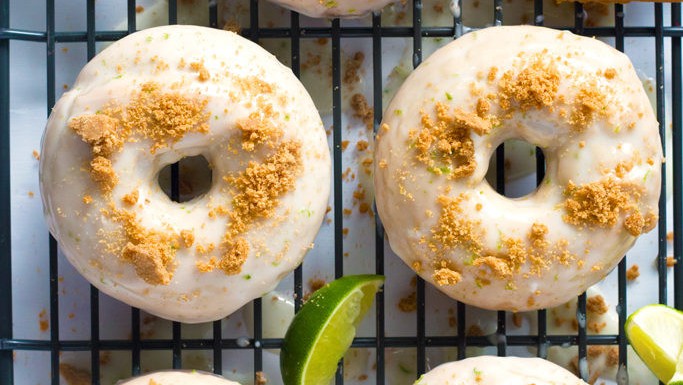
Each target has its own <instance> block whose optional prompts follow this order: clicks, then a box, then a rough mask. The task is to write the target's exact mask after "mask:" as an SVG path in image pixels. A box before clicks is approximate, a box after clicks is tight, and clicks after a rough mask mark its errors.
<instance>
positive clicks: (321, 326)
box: [280, 275, 384, 385]
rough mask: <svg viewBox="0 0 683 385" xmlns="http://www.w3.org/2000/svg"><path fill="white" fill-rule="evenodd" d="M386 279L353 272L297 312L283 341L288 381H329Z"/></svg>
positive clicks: (308, 384) (320, 384) (322, 384)
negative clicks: (353, 273)
mask: <svg viewBox="0 0 683 385" xmlns="http://www.w3.org/2000/svg"><path fill="white" fill-rule="evenodd" d="M383 283H384V277H382V276H380V275H350V276H346V277H343V278H339V279H337V280H335V281H333V282H331V283H329V284H328V285H326V286H324V287H322V288H321V289H319V290H318V291H316V292H315V293H314V294H313V295H312V296H311V298H310V299H309V300H308V301H307V302H306V303H305V304H304V305H303V306H302V307H301V310H300V311H299V312H298V313H297V314H296V316H295V317H294V320H293V321H292V323H291V325H289V329H287V334H285V340H284V342H283V343H282V351H281V352H280V370H281V371H282V379H283V380H284V383H285V385H303V384H305V385H328V384H329V383H330V381H331V380H332V378H333V377H334V373H335V372H336V371H337V363H338V362H339V360H340V359H341V358H342V357H343V356H344V353H346V350H348V348H349V346H351V342H353V338H354V337H355V335H356V326H358V324H359V323H360V321H361V320H362V319H363V316H364V315H365V313H367V311H368V309H370V306H371V305H372V301H373V300H374V299H375V293H377V290H379V288H380V286H382V284H383Z"/></svg>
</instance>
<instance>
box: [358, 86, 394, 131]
mask: <svg viewBox="0 0 683 385" xmlns="http://www.w3.org/2000/svg"><path fill="white" fill-rule="evenodd" d="M350 103H351V108H352V109H353V116H354V117H356V118H358V119H361V120H362V121H363V123H365V127H366V128H367V129H368V130H370V131H371V130H372V127H373V119H374V116H375V112H374V111H373V110H372V107H371V106H370V105H369V104H368V100H367V99H366V98H365V96H363V94H353V96H351V101H350ZM387 127H388V126H387Z"/></svg>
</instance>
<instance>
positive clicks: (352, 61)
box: [344, 51, 365, 84]
mask: <svg viewBox="0 0 683 385" xmlns="http://www.w3.org/2000/svg"><path fill="white" fill-rule="evenodd" d="M364 60H365V54H363V52H360V51H358V52H356V53H355V54H353V57H352V58H349V59H348V60H347V61H346V70H345V71H344V84H353V83H358V82H359V81H360V71H361V68H362V67H363V61H364Z"/></svg>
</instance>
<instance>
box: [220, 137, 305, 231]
mask: <svg viewBox="0 0 683 385" xmlns="http://www.w3.org/2000/svg"><path fill="white" fill-rule="evenodd" d="M301 167H302V166H301V143H299V142H296V141H288V142H284V143H282V144H281V145H280V146H279V147H278V150H277V152H276V153H275V154H273V155H271V156H269V157H268V158H266V159H265V160H264V161H263V163H255V162H250V163H249V166H248V167H247V168H246V169H245V170H244V171H242V172H240V173H239V175H237V176H235V177H226V178H225V179H226V180H227V181H228V182H229V183H231V184H232V185H233V186H235V187H236V188H237V190H238V193H237V194H236V195H235V196H234V197H233V200H232V207H233V210H234V215H232V217H233V220H236V222H237V223H235V225H236V227H235V229H236V230H238V232H241V231H243V230H241V229H240V228H243V226H245V225H247V224H248V223H250V222H251V221H253V220H254V219H257V218H268V217H271V216H272V215H273V213H274V210H275V208H276V207H277V206H278V204H279V200H278V197H279V196H280V195H282V194H284V193H286V192H288V191H291V190H292V189H294V182H295V181H296V177H297V176H298V175H299V174H300V173H301Z"/></svg>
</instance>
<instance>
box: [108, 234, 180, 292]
mask: <svg viewBox="0 0 683 385" xmlns="http://www.w3.org/2000/svg"><path fill="white" fill-rule="evenodd" d="M174 254H175V252H172V251H171V250H170V247H165V246H164V245H159V244H155V243H140V244H138V245H134V244H132V243H130V242H129V243H128V244H127V245H126V246H125V247H124V248H123V250H122V252H121V258H122V259H123V260H124V261H126V262H128V263H130V264H132V265H133V267H134V268H135V272H136V273H137V275H138V276H139V277H140V278H142V279H143V280H145V282H147V283H149V284H150V285H168V284H169V283H170V282H171V278H173V264H172V262H173V257H174Z"/></svg>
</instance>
